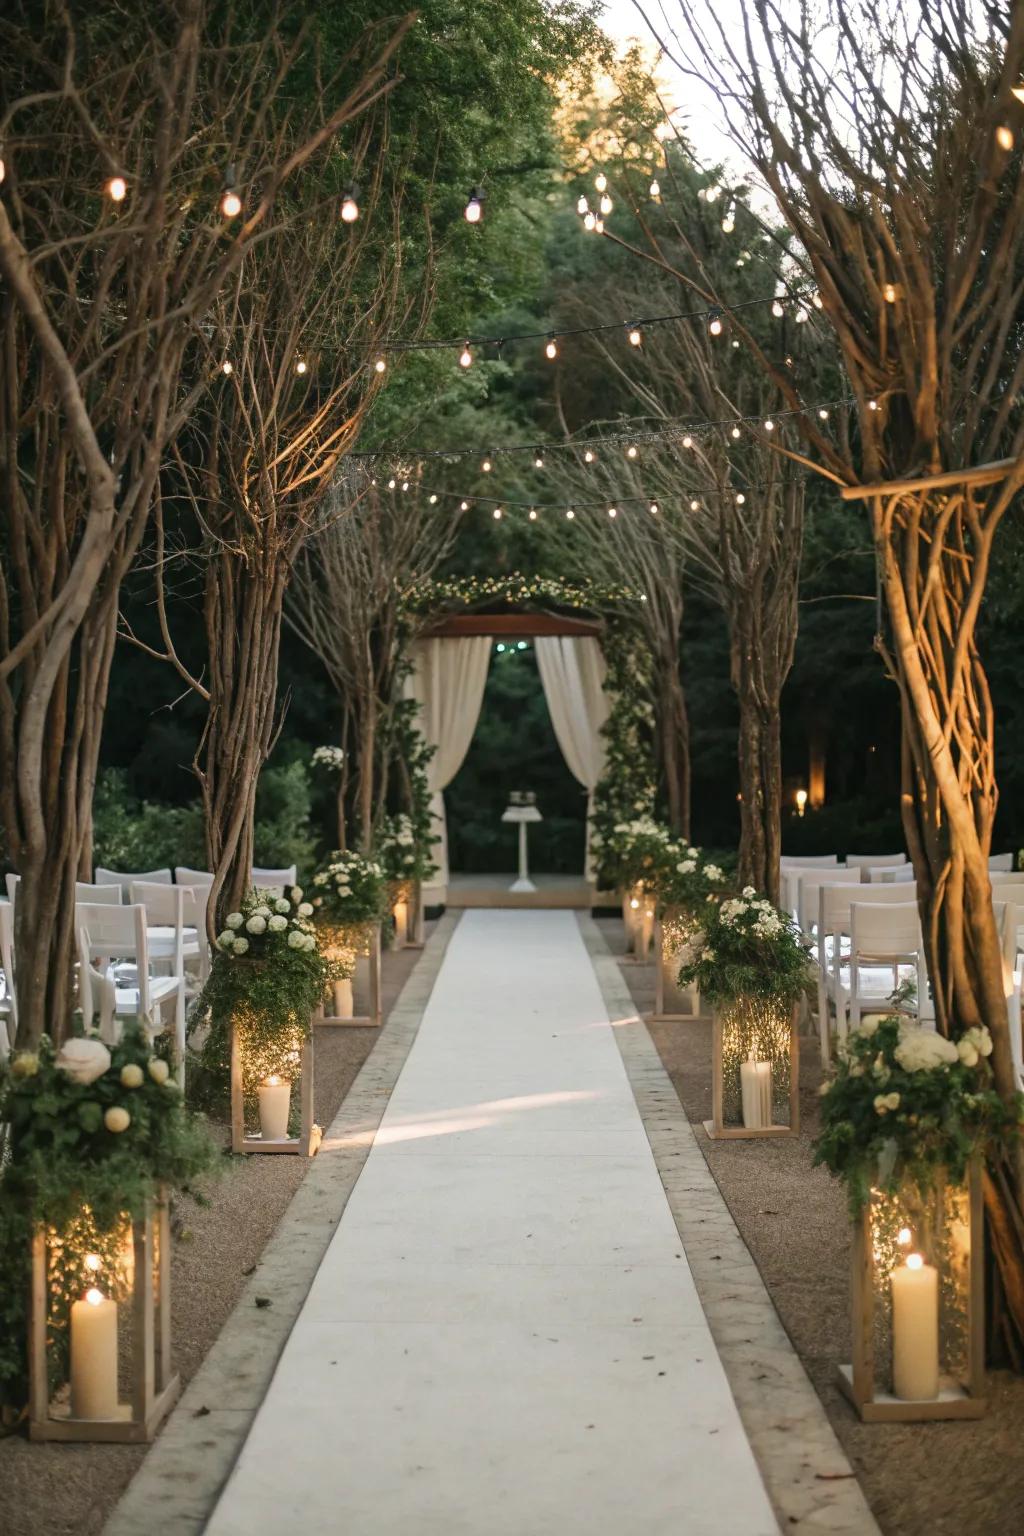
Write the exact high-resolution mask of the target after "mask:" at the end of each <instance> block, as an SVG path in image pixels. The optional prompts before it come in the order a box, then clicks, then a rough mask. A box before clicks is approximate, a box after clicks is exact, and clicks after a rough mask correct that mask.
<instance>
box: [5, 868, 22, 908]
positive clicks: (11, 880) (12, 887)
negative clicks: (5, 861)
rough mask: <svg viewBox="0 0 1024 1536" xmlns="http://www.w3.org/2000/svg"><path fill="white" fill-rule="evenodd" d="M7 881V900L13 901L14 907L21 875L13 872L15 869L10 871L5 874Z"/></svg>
mask: <svg viewBox="0 0 1024 1536" xmlns="http://www.w3.org/2000/svg"><path fill="white" fill-rule="evenodd" d="M5 881H6V885H7V900H8V901H9V902H10V903H11V906H12V907H13V905H14V903H15V901H16V899H17V895H18V886H19V885H20V883H21V876H20V875H16V874H14V873H13V871H11V872H8V874H7V875H6V876H5Z"/></svg>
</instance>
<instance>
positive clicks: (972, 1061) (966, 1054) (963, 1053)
mask: <svg viewBox="0 0 1024 1536" xmlns="http://www.w3.org/2000/svg"><path fill="white" fill-rule="evenodd" d="M956 1048H957V1052H958V1053H959V1056H960V1060H961V1061H962V1062H963V1064H964V1066H965V1067H976V1066H977V1065H978V1062H979V1061H980V1060H981V1057H980V1056H979V1055H978V1052H977V1049H976V1047H975V1045H974V1042H973V1041H971V1040H968V1039H967V1038H966V1037H965V1038H964V1039H963V1040H959V1041H958V1042H957V1047H956Z"/></svg>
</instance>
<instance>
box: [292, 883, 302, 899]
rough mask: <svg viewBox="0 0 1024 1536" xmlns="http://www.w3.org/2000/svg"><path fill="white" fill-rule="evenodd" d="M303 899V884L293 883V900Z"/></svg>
mask: <svg viewBox="0 0 1024 1536" xmlns="http://www.w3.org/2000/svg"><path fill="white" fill-rule="evenodd" d="M301 900H302V886H301V885H293V886H292V901H301Z"/></svg>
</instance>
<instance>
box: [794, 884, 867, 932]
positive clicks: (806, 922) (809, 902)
mask: <svg viewBox="0 0 1024 1536" xmlns="http://www.w3.org/2000/svg"><path fill="white" fill-rule="evenodd" d="M789 878H790V889H793V888H794V887H795V895H796V920H797V924H798V926H799V928H800V930H801V932H802V933H803V934H804V936H805V938H810V937H811V936H812V934H813V933H814V932H815V931H816V929H817V926H818V892H819V891H820V890H821V887H822V886H823V885H860V870H859V869H840V868H838V867H837V868H834V869H794V870H790V876H789Z"/></svg>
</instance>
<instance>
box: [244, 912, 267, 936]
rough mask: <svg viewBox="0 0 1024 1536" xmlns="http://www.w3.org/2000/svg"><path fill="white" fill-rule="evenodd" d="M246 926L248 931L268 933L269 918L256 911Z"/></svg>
mask: <svg viewBox="0 0 1024 1536" xmlns="http://www.w3.org/2000/svg"><path fill="white" fill-rule="evenodd" d="M245 928H246V932H247V933H256V934H259V933H266V931H267V919H266V918H265V917H262V916H261V915H260V913H258V912H254V913H253V915H252V917H250V919H249V921H248V922H247V923H246V925H245Z"/></svg>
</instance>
